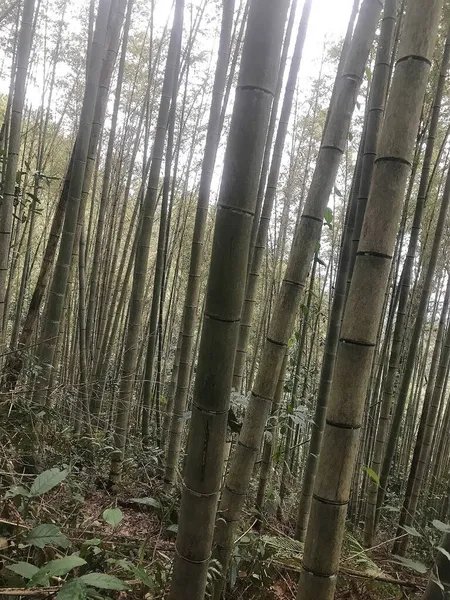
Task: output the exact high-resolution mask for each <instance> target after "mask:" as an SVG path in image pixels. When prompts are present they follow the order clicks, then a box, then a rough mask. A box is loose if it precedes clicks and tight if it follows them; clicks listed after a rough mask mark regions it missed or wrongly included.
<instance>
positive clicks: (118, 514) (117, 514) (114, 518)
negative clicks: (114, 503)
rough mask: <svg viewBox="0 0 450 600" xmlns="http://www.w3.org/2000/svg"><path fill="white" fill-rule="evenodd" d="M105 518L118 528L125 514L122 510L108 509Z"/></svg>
mask: <svg viewBox="0 0 450 600" xmlns="http://www.w3.org/2000/svg"><path fill="white" fill-rule="evenodd" d="M103 518H104V519H105V521H106V522H107V523H108V525H111V526H112V527H117V525H118V524H119V523H120V521H121V520H122V519H123V514H122V511H121V510H120V508H107V509H106V510H104V511H103Z"/></svg>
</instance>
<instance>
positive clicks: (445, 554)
mask: <svg viewBox="0 0 450 600" xmlns="http://www.w3.org/2000/svg"><path fill="white" fill-rule="evenodd" d="M436 550H439V552H440V553H441V554H443V555H444V556H445V557H446V558H447V560H448V561H449V562H450V552H449V551H448V550H446V549H445V548H442V547H441V546H436Z"/></svg>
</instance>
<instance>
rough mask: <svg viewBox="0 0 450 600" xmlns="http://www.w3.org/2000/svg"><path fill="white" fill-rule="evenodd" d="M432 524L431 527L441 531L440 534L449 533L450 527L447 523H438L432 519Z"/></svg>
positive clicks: (437, 520)
mask: <svg viewBox="0 0 450 600" xmlns="http://www.w3.org/2000/svg"><path fill="white" fill-rule="evenodd" d="M432 524H433V527H436V529H438V530H439V531H442V533H450V525H448V524H447V523H443V522H442V521H439V519H434V521H432Z"/></svg>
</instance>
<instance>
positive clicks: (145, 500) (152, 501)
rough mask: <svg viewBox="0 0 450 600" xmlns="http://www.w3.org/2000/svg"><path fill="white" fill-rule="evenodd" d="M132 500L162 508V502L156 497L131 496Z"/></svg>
mask: <svg viewBox="0 0 450 600" xmlns="http://www.w3.org/2000/svg"><path fill="white" fill-rule="evenodd" d="M130 502H136V504H144V505H145V506H153V508H158V509H160V508H162V507H161V502H159V501H158V500H155V499H154V498H150V497H149V498H131V500H130Z"/></svg>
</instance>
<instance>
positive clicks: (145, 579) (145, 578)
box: [133, 565, 154, 590]
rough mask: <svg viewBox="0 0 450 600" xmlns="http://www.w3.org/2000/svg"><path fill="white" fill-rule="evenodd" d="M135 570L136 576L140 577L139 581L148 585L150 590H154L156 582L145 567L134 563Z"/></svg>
mask: <svg viewBox="0 0 450 600" xmlns="http://www.w3.org/2000/svg"><path fill="white" fill-rule="evenodd" d="M133 572H134V575H135V577H136V578H137V579H139V581H140V582H141V583H143V584H144V585H145V586H146V587H148V588H149V589H150V590H152V589H153V588H154V582H153V580H152V579H151V578H150V577H149V574H148V573H147V571H146V570H145V569H144V567H141V566H139V565H136V566H134V565H133Z"/></svg>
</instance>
